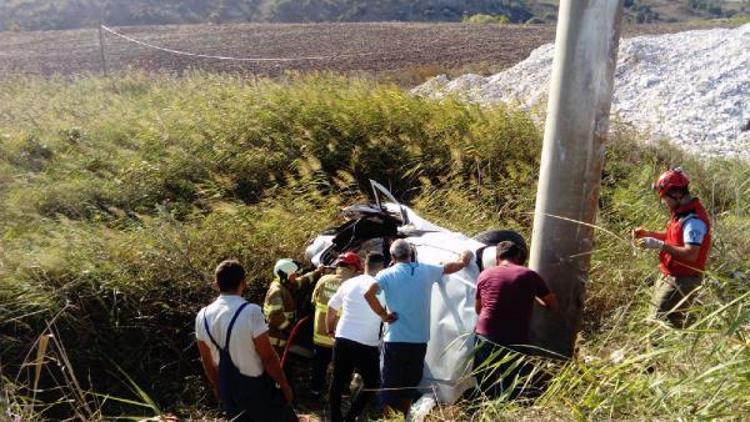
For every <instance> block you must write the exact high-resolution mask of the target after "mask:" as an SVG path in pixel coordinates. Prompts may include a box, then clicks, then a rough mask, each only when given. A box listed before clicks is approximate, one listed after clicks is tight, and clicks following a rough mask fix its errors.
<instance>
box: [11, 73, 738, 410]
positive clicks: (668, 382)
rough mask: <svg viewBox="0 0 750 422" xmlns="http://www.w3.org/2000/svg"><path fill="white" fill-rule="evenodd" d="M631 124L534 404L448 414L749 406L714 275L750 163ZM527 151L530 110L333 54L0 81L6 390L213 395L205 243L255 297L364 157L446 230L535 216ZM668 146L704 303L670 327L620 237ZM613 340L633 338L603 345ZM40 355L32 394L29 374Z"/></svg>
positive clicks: (52, 404)
mask: <svg viewBox="0 0 750 422" xmlns="http://www.w3.org/2000/svg"><path fill="white" fill-rule="evenodd" d="M638 137H639V135H638V134H637V133H632V132H628V131H626V130H624V129H622V130H618V131H617V132H616V134H615V135H613V137H612V140H611V144H610V147H609V149H608V153H607V154H608V156H607V165H606V172H605V175H604V179H603V190H602V198H601V205H602V206H601V211H600V214H599V221H598V224H599V225H600V226H601V228H602V229H603V230H601V231H599V232H598V237H597V249H596V252H595V254H594V255H593V260H592V275H591V280H590V282H589V286H588V291H589V295H588V301H587V307H586V316H585V327H584V331H583V333H582V334H581V340H580V343H579V344H580V353H579V356H578V358H577V359H575V360H574V361H572V362H570V363H569V364H567V365H564V366H562V367H554V368H552V367H551V368H550V371H553V376H554V377H553V381H552V384H551V386H550V389H549V390H548V392H547V393H546V394H545V395H543V396H542V397H541V398H539V399H538V400H536V401H535V402H533V403H530V404H527V405H524V406H520V405H519V404H508V403H501V402H485V403H474V404H472V405H470V406H464V407H462V408H460V409H458V412H469V411H471V410H472V409H476V408H477V406H479V409H480V410H481V411H480V412H479V413H475V414H474V416H475V417H476V418H478V419H482V418H484V419H494V418H497V417H502V418H516V417H536V416H545V415H546V417H549V418H552V417H562V418H566V419H601V418H651V417H663V416H664V415H668V416H672V415H674V417H677V416H684V417H706V418H708V417H714V416H723V415H726V413H727V412H729V411H731V409H738V411H742V410H745V411H747V409H748V406H749V405H750V400H748V399H747V398H746V394H744V391H747V387H748V385H747V384H748V378H747V374H748V371H750V364H749V363H748V361H747V359H748V357H749V355H748V350H747V342H746V340H745V338H746V337H745V335H746V333H745V332H746V328H747V323H746V321H747V318H748V314H747V307H748V306H749V305H750V300H748V299H747V297H746V296H743V295H745V294H746V292H747V291H748V290H747V288H746V287H745V284H744V283H745V281H746V279H743V278H741V277H740V276H736V277H735V278H732V277H730V275H732V274H735V273H736V274H742V277H747V271H748V265H747V256H750V245H749V244H750V242H747V235H746V233H747V230H748V228H750V200H749V199H748V198H750V196H748V193H750V185H749V184H748V183H747V180H748V176H750V165H748V164H746V163H743V162H739V161H729V160H714V161H710V162H707V163H704V162H699V161H697V160H695V159H694V158H692V157H689V156H686V155H685V154H683V153H681V152H679V151H677V150H675V149H674V148H670V147H668V146H666V145H651V146H645V145H641V144H639V143H638V141H637V140H638ZM540 148H541V134H540V131H539V129H538V128H537V127H535V125H534V123H533V121H532V120H531V119H530V117H529V116H527V115H526V114H525V113H523V112H520V111H517V110H514V109H508V108H504V107H500V106H497V107H493V108H485V109H483V108H480V107H477V106H473V105H466V104H463V103H460V102H458V101H453V100H447V101H444V102H432V101H428V100H424V99H420V98H414V97H411V96H409V95H407V94H405V93H404V92H403V91H402V90H400V89H399V88H397V87H395V86H388V85H380V84H375V83H373V82H372V81H370V80H359V79H345V78H340V77H337V76H333V75H313V76H304V77H301V76H296V75H289V76H288V77H287V78H284V79H282V80H278V81H265V80H261V81H259V82H257V83H254V82H248V81H246V80H240V79H234V78H232V77H228V76H212V75H206V74H193V75H188V76H185V77H180V78H177V77H171V76H154V75H145V74H139V73H134V74H127V75H121V77H119V78H117V79H114V80H106V79H102V78H98V77H81V78H77V79H74V80H62V79H52V80H42V79H34V78H12V79H6V80H3V81H2V82H0V228H1V229H2V234H3V235H2V240H1V243H0V247H1V248H2V252H3V253H2V257H1V258H0V370H1V371H2V379H3V387H2V390H3V392H4V394H3V395H0V397H5V398H4V399H2V400H0V409H2V408H3V407H5V408H7V409H10V411H11V412H13V413H14V414H15V413H18V414H24V415H34V414H38V413H39V412H42V411H43V412H46V413H45V414H46V415H48V416H50V417H56V416H57V417H59V416H60V415H65V416H69V415H71V414H77V415H79V416H80V417H81V418H83V419H97V418H101V417H103V416H112V415H126V416H127V415H153V414H154V413H159V412H162V411H164V412H176V413H177V414H180V415H183V416H185V415H204V414H207V413H206V412H210V411H211V409H212V408H213V406H214V405H215V403H214V402H213V399H211V398H210V393H209V392H208V390H207V388H206V383H205V380H204V379H203V377H202V374H201V369H200V365H199V363H198V361H197V353H196V350H195V348H194V346H193V344H192V330H193V328H192V327H193V319H194V315H195V312H196V311H197V310H198V309H199V308H200V307H201V306H203V305H204V304H205V303H207V302H208V301H209V300H210V299H211V297H212V295H213V292H212V291H211V289H210V288H209V285H208V281H209V278H210V273H211V269H212V268H213V267H214V266H215V264H216V263H217V262H218V261H220V260H221V259H224V258H226V257H237V258H239V259H240V260H241V261H242V262H243V263H245V264H246V266H247V268H248V270H249V275H250V281H251V291H250V293H249V295H248V297H249V298H250V299H251V300H254V301H258V300H260V299H261V298H262V295H263V291H264V289H265V287H266V286H267V283H268V282H269V281H270V279H271V274H270V268H271V267H272V265H273V262H274V261H275V260H276V259H277V258H278V257H281V256H293V257H297V258H301V254H302V250H303V248H304V245H305V242H306V241H307V240H308V239H310V238H311V237H312V236H313V235H315V234H316V233H318V232H319V231H320V230H321V229H323V228H325V227H326V226H328V225H330V224H332V223H334V222H335V218H336V215H337V212H338V210H339V208H340V207H341V206H342V205H346V204H350V203H351V202H353V201H360V200H364V199H366V195H367V193H366V186H367V180H368V179H369V178H373V179H376V180H378V181H380V182H381V183H383V184H385V185H386V186H391V187H392V188H393V191H394V193H395V194H396V195H397V196H398V197H400V198H403V199H404V200H405V201H407V202H408V203H410V204H411V205H413V206H414V207H415V208H416V209H417V210H418V211H419V212H420V213H421V214H423V215H424V216H425V217H427V218H429V219H431V220H433V221H435V222H436V223H438V224H441V225H444V226H446V227H449V228H452V229H455V230H461V231H463V232H466V233H468V234H474V233H476V232H479V231H483V230H487V229H490V228H501V227H510V228H515V229H518V230H520V231H522V232H523V233H525V234H527V235H528V234H529V233H530V228H531V227H530V225H531V220H532V217H531V213H532V211H533V206H534V192H535V183H536V179H537V176H538V173H537V171H538V170H537V169H538V164H539V163H538V160H539V152H540ZM676 164H683V165H684V166H685V167H686V168H687V170H688V172H689V173H690V174H691V175H692V176H693V179H694V181H695V183H694V184H695V186H696V192H697V193H698V194H699V195H700V196H701V197H702V198H704V200H705V202H706V204H707V207H708V208H709V210H710V212H711V213H712V215H714V216H716V217H717V221H716V227H715V230H716V232H715V233H716V236H715V239H716V246H715V248H714V252H713V254H712V261H711V271H712V272H711V276H710V279H709V280H707V282H706V283H704V288H703V289H702V291H701V296H700V299H701V302H700V303H701V306H700V308H699V309H696V314H697V316H698V317H699V318H702V322H701V323H700V324H699V325H696V326H695V327H693V329H691V330H689V331H686V332H675V331H672V330H669V329H666V328H665V327H660V326H651V325H647V324H646V323H645V315H646V308H647V302H648V296H649V286H648V282H649V280H653V278H654V277H655V276H656V273H655V258H654V257H653V255H651V254H648V253H643V252H636V251H634V250H633V248H632V247H631V246H630V244H629V242H628V241H627V240H626V239H627V238H628V233H629V230H630V229H631V228H632V227H633V226H635V225H647V226H649V227H653V228H659V227H660V226H662V225H663V223H664V221H665V218H666V215H665V213H664V212H663V211H662V210H660V209H659V208H658V206H657V202H656V199H655V198H654V197H653V195H652V194H651V193H650V192H649V190H648V186H649V185H650V183H651V181H652V180H653V178H654V177H655V175H656V174H658V173H659V172H660V171H662V170H663V169H664V168H666V167H667V166H669V165H676ZM735 299H737V300H735ZM52 321H53V323H51V322H52ZM42 334H54V339H56V341H54V342H52V345H51V346H50V349H49V351H48V352H47V354H46V355H45V356H46V358H45V356H43V358H44V359H42V362H43V364H41V365H31V366H26V367H23V368H22V367H21V365H22V364H24V363H30V362H34V361H35V357H36V353H37V352H36V348H34V347H32V345H33V344H34V343H35V342H36V340H37V339H38V338H39V336H40V335H42ZM652 337H656V338H658V339H659V342H658V346H656V347H654V346H651V345H650V344H651V343H650V341H649V340H648V339H649V338H652ZM617 350H622V351H623V353H624V356H625V359H624V360H623V361H622V362H619V363H617V362H611V361H610V360H609V356H610V354H611V353H612V352H614V351H617ZM56 361H65V362H67V363H65V364H64V365H63V367H65V368H66V370H65V371H62V370H60V367H59V366H57V365H56V364H55V362H56ZM37 366H39V367H40V368H42V371H41V372H42V376H41V379H40V389H41V390H43V391H40V392H38V393H34V392H33V391H31V390H30V389H29V387H30V386H31V385H33V382H34V375H35V369H36V367H37ZM647 368H652V369H653V371H651V372H649V371H646V369H647ZM69 374H75V379H76V380H77V381H76V383H73V382H72V381H71V380H70V379H69V378H66V376H67V377H70V375H69ZM123 374H127V376H125V375H123ZM56 386H58V387H60V389H55V387H56ZM63 399H67V400H72V401H71V402H59V401H60V400H63ZM152 400H153V401H152ZM443 410H445V411H447V410H446V409H443ZM209 414H210V413H209Z"/></svg>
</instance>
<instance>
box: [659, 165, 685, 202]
mask: <svg viewBox="0 0 750 422" xmlns="http://www.w3.org/2000/svg"><path fill="white" fill-rule="evenodd" d="M689 184H690V179H688V177H687V175H686V174H685V173H684V172H683V171H682V169H681V168H680V167H677V168H675V169H672V170H669V171H666V172H664V174H662V175H661V176H659V179H658V180H657V181H656V183H654V185H653V188H654V190H655V191H656V193H658V194H659V196H664V195H666V194H667V192H669V191H670V190H671V189H680V188H686V187H688V185H689Z"/></svg>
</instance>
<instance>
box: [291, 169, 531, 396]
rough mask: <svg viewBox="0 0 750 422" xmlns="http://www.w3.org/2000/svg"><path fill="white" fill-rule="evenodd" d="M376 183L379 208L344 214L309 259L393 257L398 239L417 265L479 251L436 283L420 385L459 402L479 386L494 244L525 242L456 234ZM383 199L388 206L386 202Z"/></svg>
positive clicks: (510, 235) (507, 234)
mask: <svg viewBox="0 0 750 422" xmlns="http://www.w3.org/2000/svg"><path fill="white" fill-rule="evenodd" d="M371 184H372V187H373V191H374V194H375V204H371V205H355V206H351V207H348V208H346V209H344V210H343V213H344V217H345V218H346V219H347V222H346V223H344V224H343V225H341V226H339V227H337V228H334V229H331V230H328V231H326V232H324V233H323V234H322V235H320V236H318V237H317V238H315V239H314V240H313V242H312V244H311V245H310V246H309V247H308V248H307V251H306V255H307V258H308V259H309V260H310V261H311V262H312V263H313V264H315V265H321V264H322V265H331V264H332V263H333V262H334V260H335V259H336V257H337V256H338V255H339V254H340V253H343V252H345V251H356V252H357V253H358V254H360V255H361V257H364V256H365V255H366V254H367V253H368V252H371V251H377V252H381V253H383V254H384V255H385V256H388V248H389V246H390V243H391V242H392V241H393V240H395V239H399V238H403V239H406V240H407V241H408V242H410V243H411V244H412V245H413V251H414V260H415V261H417V262H424V263H430V264H441V263H444V262H449V261H455V260H456V259H457V257H458V256H460V254H461V253H462V252H463V251H465V250H470V251H472V252H474V254H475V258H476V259H475V261H474V262H473V263H472V264H471V265H470V266H468V267H466V268H464V269H463V270H461V271H459V272H457V273H454V274H451V275H446V276H443V282H442V283H438V284H435V287H434V288H433V291H432V307H431V314H430V318H431V324H430V342H429V344H428V346H427V356H426V358H425V370H424V377H423V379H422V383H421V385H420V386H421V387H422V388H423V393H425V395H428V396H429V397H431V396H433V395H434V398H435V399H436V400H438V401H441V402H448V403H451V402H454V401H455V400H456V399H458V398H459V397H460V396H461V395H462V394H463V393H464V391H466V390H467V389H468V388H470V387H472V386H473V385H474V379H473V378H472V377H471V366H472V356H473V349H474V335H473V331H474V326H475V324H476V320H477V315H476V312H475V310H474V297H475V293H476V287H475V286H476V281H477V277H478V276H479V273H480V272H481V271H482V269H483V268H484V267H485V266H493V265H495V263H494V262H495V248H494V245H495V244H497V243H499V242H501V241H503V240H513V241H517V242H519V241H520V242H523V238H522V237H521V236H520V235H519V234H517V233H515V232H512V231H505V230H501V231H489V232H484V233H482V234H480V235H478V236H476V237H474V238H470V237H467V236H466V235H464V234H461V233H457V232H452V231H450V230H447V229H444V228H442V227H439V226H436V225H434V224H432V223H430V222H428V221H426V220H424V219H422V218H421V217H419V216H418V215H417V214H416V213H414V211H412V210H411V209H410V208H409V207H406V206H404V205H401V204H400V203H399V202H398V201H397V200H396V199H395V198H394V197H393V196H392V195H391V193H390V192H388V190H387V189H385V188H384V187H383V186H381V185H380V184H378V183H376V182H374V181H371ZM383 197H385V198H387V200H388V202H385V201H382V200H381V199H382V198H383ZM386 305H387V304H386Z"/></svg>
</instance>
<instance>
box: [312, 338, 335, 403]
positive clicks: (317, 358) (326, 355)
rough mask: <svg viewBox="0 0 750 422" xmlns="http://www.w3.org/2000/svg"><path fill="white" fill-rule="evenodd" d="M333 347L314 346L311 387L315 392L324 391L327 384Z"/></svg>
mask: <svg viewBox="0 0 750 422" xmlns="http://www.w3.org/2000/svg"><path fill="white" fill-rule="evenodd" d="M332 353H333V348H331V347H325V346H318V345H317V344H316V345H315V346H313V367H312V382H311V383H310V388H311V389H312V391H314V392H315V393H322V392H323V389H324V388H325V386H326V374H327V373H328V365H330V364H331V354H332Z"/></svg>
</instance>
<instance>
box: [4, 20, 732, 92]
mask: <svg viewBox="0 0 750 422" xmlns="http://www.w3.org/2000/svg"><path fill="white" fill-rule="evenodd" d="M734 25H736V23H733V22H731V21H730V22H726V21H708V22H700V23H690V24H661V25H626V26H625V28H624V30H623V36H624V37H631V36H635V35H643V34H661V33H672V32H679V31H684V30H689V29H696V28H705V27H707V26H710V27H714V26H734ZM115 29H116V30H117V31H120V32H122V33H123V34H124V35H126V36H129V37H132V38H134V39H136V40H139V41H143V42H147V43H150V44H154V45H157V46H160V47H166V48H171V49H175V50H181V51H187V52H191V53H199V54H210V55H223V56H232V57H238V58H253V57H259V58H277V59H279V60H268V61H236V60H216V59H210V58H200V57H183V56H177V55H174V54H170V53H167V52H163V51H158V50H155V49H152V48H146V47H143V46H141V45H137V44H134V43H132V42H129V41H126V40H124V39H122V38H119V37H116V36H114V35H112V34H110V33H107V32H105V33H104V52H105V58H106V65H107V69H108V71H109V72H111V73H113V74H117V73H118V72H122V71H127V70H130V69H138V70H145V71H148V72H153V71H160V72H175V73H182V72H185V71H190V70H203V71H208V72H225V73H242V74H248V73H253V74H260V75H271V76H278V75H281V74H283V73H284V72H287V71H302V72H309V71H320V70H326V71H337V72H346V73H349V74H361V73H367V74H375V75H378V76H379V77H380V78H381V79H385V80H389V81H395V82H398V83H399V84H401V85H406V86H413V85H415V84H418V83H421V82H424V81H425V79H427V78H429V77H432V76H435V75H437V74H440V73H448V74H450V75H459V74H463V73H467V72H472V73H479V74H490V73H495V72H498V71H500V70H503V69H505V68H507V67H510V66H513V65H515V64H516V63H518V62H520V61H521V60H523V59H525V58H526V57H527V56H528V55H529V53H530V52H531V51H532V50H534V49H535V48H537V47H539V46H541V45H543V44H545V43H548V42H551V41H553V40H554V37H555V28H554V26H551V25H469V24H459V23H453V24H450V23H443V24H426V23H396V22H391V23H338V24H231V25H229V24H228V25H178V26H140V27H127V28H115ZM0 57H1V58H2V60H0V74H3V75H15V74H22V75H29V74H37V75H45V76H49V75H63V76H69V75H75V74H85V73H101V72H102V70H103V67H102V60H101V55H100V49H99V42H98V38H97V31H96V30H94V29H80V30H70V31H37V32H2V33H0ZM299 57H313V59H304V60H294V58H299ZM289 59H292V60H289Z"/></svg>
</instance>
